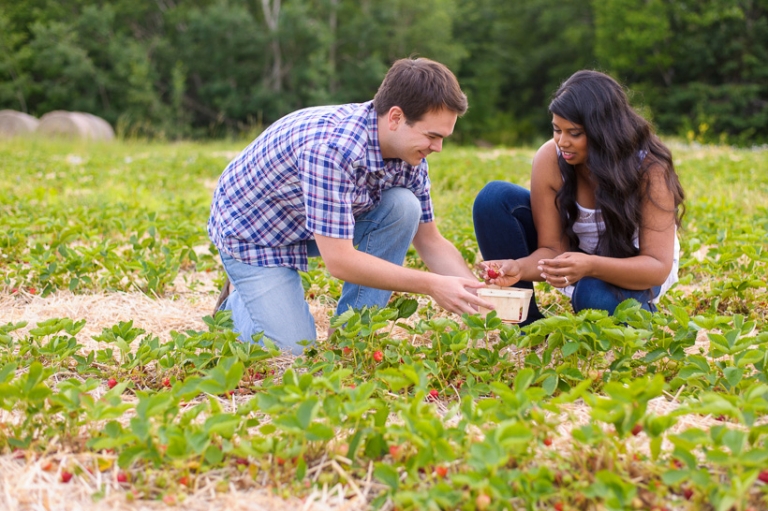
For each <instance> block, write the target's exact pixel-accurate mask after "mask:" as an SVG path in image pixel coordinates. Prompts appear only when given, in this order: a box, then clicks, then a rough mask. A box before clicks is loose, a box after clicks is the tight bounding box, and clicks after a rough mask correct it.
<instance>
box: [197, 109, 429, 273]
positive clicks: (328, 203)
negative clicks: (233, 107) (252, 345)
mask: <svg viewBox="0 0 768 511" xmlns="http://www.w3.org/2000/svg"><path fill="white" fill-rule="evenodd" d="M393 187H403V188H407V189H409V190H411V191H412V192H413V193H414V194H415V195H416V197H417V198H418V199H419V201H420V202H421V209H422V215H421V222H431V221H432V220H433V211H432V200H431V198H430V195H429V188H430V181H429V176H428V174H427V161H426V160H422V161H421V163H420V164H419V165H418V166H416V167H413V166H411V165H409V164H407V163H405V162H404V161H402V160H398V159H394V160H384V158H383V157H382V156H381V148H380V147H379V137H378V122H377V116H376V111H375V110H374V109H373V102H367V103H361V104H348V105H338V106H325V107H315V108H307V109H304V110H299V111H297V112H294V113H292V114H289V115H287V116H286V117H283V118H282V119H280V120H279V121H277V122H275V123H274V124H272V125H271V126H270V127H269V128H268V129H267V130H266V131H264V133H262V134H261V135H260V136H259V137H258V138H257V139H256V140H254V141H253V142H252V143H251V144H250V145H249V146H248V147H246V148H245V150H244V151H243V152H242V153H241V154H240V155H239V156H238V157H237V158H235V159H234V160H232V162H230V164H229V165H228V166H227V168H226V169H225V170H224V173H223V174H222V175H221V177H220V178H219V182H218V185H217V187H216V191H215V192H214V196H213V204H212V205H211V217H210V219H209V220H208V235H209V236H210V238H211V240H212V241H213V243H214V244H215V245H216V247H217V248H218V249H219V251H221V252H223V253H226V254H228V255H230V256H232V257H234V258H235V259H237V260H239V261H242V262H245V263H248V264H252V265H256V266H286V267H290V268H296V269H298V270H303V271H306V270H307V241H308V240H311V239H313V238H314V234H315V233H316V234H320V235H322V236H328V237H331V238H344V239H352V238H353V234H354V227H355V217H356V216H358V215H360V214H362V213H364V212H366V211H369V210H371V209H373V208H374V207H376V205H377V204H378V203H379V202H380V201H381V192H383V191H384V190H388V189H389V188H393Z"/></svg>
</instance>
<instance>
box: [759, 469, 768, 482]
mask: <svg viewBox="0 0 768 511" xmlns="http://www.w3.org/2000/svg"><path fill="white" fill-rule="evenodd" d="M757 478H758V479H760V481H762V482H764V483H766V484H768V470H762V471H761V472H760V475H759V476H757Z"/></svg>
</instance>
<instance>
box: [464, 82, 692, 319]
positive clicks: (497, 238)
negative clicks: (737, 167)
mask: <svg viewBox="0 0 768 511" xmlns="http://www.w3.org/2000/svg"><path fill="white" fill-rule="evenodd" d="M549 111H550V113H551V114H552V130H553V132H554V136H553V138H552V140H549V141H547V142H546V143H545V144H544V145H542V146H541V147H540V148H539V150H538V151H537V152H536V156H535V157H534V159H533V169H532V172H531V191H530V192H529V191H528V190H526V189H525V188H522V187H520V186H517V185H515V184H512V183H508V182H505V181H494V182H491V183H489V184H487V185H486V186H485V187H484V188H483V190H482V191H481V192H480V194H479V195H478V196H477V198H476V199H475V204H474V208H473V218H474V224H475V233H476V235H477V242H478V245H479V247H480V252H481V254H482V256H483V259H484V262H483V263H481V266H482V268H483V269H484V274H483V277H484V278H485V280H486V282H487V283H490V284H496V285H499V286H511V285H515V286H517V287H523V288H528V289H531V288H532V287H533V281H545V282H547V283H549V284H550V285H552V286H554V287H556V288H558V289H559V290H560V291H562V292H563V293H565V294H566V295H567V296H568V297H569V298H571V303H572V305H573V309H574V311H575V312H579V311H580V310H582V309H602V310H607V311H608V312H609V313H613V311H614V310H615V308H616V306H617V305H618V304H619V303H621V302H622V301H624V300H626V299H627V298H634V299H636V300H637V301H639V302H640V303H641V304H642V305H643V308H644V309H646V310H650V311H654V310H655V306H654V304H655V303H657V302H658V300H659V298H660V297H661V295H662V294H664V292H665V291H666V290H667V289H669V287H670V286H672V284H674V283H675V282H677V269H678V258H679V252H680V245H679V243H678V240H677V228H678V227H679V226H680V220H681V218H682V214H683V207H682V203H683V198H684V195H683V189H682V187H681V186H680V181H679V180H678V178H677V174H676V173H675V169H674V166H673V164H672V155H671V153H670V151H669V149H667V147H666V146H665V145H664V144H662V143H661V141H660V140H659V139H658V137H656V135H655V134H654V133H653V130H652V127H651V125H650V124H649V123H648V122H647V121H646V120H645V119H643V118H642V117H641V116H640V115H638V114H637V113H636V112H635V111H634V110H633V109H632V107H631V106H630V105H629V101H628V100H627V95H626V94H625V92H624V90H623V89H622V87H621V86H620V85H619V84H618V83H617V82H616V81H615V80H613V79H612V78H611V77H609V76H607V75H605V74H602V73H599V72H596V71H578V72H577V73H575V74H574V75H573V76H571V77H570V78H569V79H568V80H566V81H565V82H564V83H563V84H562V85H561V86H560V88H559V89H558V90H557V92H556V93H555V95H554V99H553V100H552V102H551V103H550V105H549ZM490 269H492V270H493V271H490V272H489V271H488V270H490ZM542 317H543V316H542V314H541V312H540V311H539V310H538V307H537V306H536V301H535V297H534V298H532V299H531V304H530V308H529V314H528V319H527V320H526V321H525V322H524V323H523V324H528V323H531V322H533V321H536V320H537V319H540V318H542Z"/></svg>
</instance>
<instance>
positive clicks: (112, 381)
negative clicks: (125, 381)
mask: <svg viewBox="0 0 768 511" xmlns="http://www.w3.org/2000/svg"><path fill="white" fill-rule="evenodd" d="M115 385H117V380H116V379H114V378H110V379H108V380H107V387H109V388H110V389H113V388H115Z"/></svg>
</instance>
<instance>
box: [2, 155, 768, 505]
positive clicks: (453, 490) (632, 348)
mask: <svg viewBox="0 0 768 511" xmlns="http://www.w3.org/2000/svg"><path fill="white" fill-rule="evenodd" d="M244 145H245V144H242V143H240V144H236V145H235V144H226V143H217V144H174V145H168V144H148V143H139V142H134V143H120V142H118V143H114V144H109V145H106V144H105V145H97V144H88V145H85V144H76V143H50V142H43V141H23V140H13V141H4V142H0V208H1V210H0V211H2V215H1V216H0V276H1V277H2V286H3V289H4V292H5V293H8V294H11V295H16V296H18V294H21V293H18V290H19V289H22V290H27V291H28V290H29V289H30V288H32V289H34V290H35V292H37V293H41V294H43V295H48V294H52V293H55V292H57V290H62V289H69V290H72V291H73V292H75V293H92V292H117V291H124V290H137V289H138V290H141V291H142V292H145V293H147V294H149V295H151V296H158V297H164V296H167V295H168V293H170V292H171V289H172V288H171V286H170V284H171V283H172V282H173V281H174V279H175V278H176V277H177V276H178V275H180V274H182V275H187V274H189V275H192V274H194V273H195V272H199V271H205V270H218V269H219V268H220V263H219V261H218V259H217V257H216V254H215V249H214V248H213V247H212V246H211V245H210V242H209V241H208V239H207V235H206V233H205V224H206V220H207V217H208V208H209V204H210V197H211V195H212V187H213V185H214V183H215V181H216V179H217V178H218V176H219V174H220V173H221V171H222V170H223V168H224V166H225V165H226V163H227V162H228V160H229V159H230V158H231V157H232V155H233V154H234V153H236V152H237V151H238V150H239V149H241V148H242V147H243V146H244ZM672 148H673V152H674V155H675V163H676V166H677V170H678V173H679V175H680V178H681V181H682V183H683V186H684V188H685V191H686V196H687V199H686V206H687V213H686V216H685V218H684V228H683V229H682V230H681V231H680V238H681V246H682V254H681V270H680V277H681V282H680V283H679V285H678V286H677V287H676V288H673V289H672V290H671V291H670V292H669V293H668V294H667V295H666V296H665V297H664V299H663V300H662V303H661V310H660V312H659V313H657V314H654V315H650V314H648V313H646V312H644V311H641V310H639V308H638V307H637V306H636V305H633V304H631V303H628V304H627V305H626V306H625V307H623V308H622V309H621V310H620V311H619V312H618V313H617V314H616V315H615V316H613V317H609V316H607V315H606V314H604V313H596V312H584V313H581V314H579V315H573V314H572V313H570V309H569V306H568V304H567V302H565V301H564V300H563V299H562V298H560V297H559V295H558V294H557V293H553V292H551V289H548V287H547V286H546V285H541V286H540V287H539V292H540V294H541V295H542V296H543V298H544V300H543V301H544V303H545V306H546V309H547V311H548V312H549V314H550V317H549V318H548V319H546V320H544V321H541V322H538V323H537V324H535V325H533V326H531V327H529V328H527V329H526V330H525V331H522V332H521V331H520V330H519V329H518V328H517V327H516V326H510V325H503V324H501V322H500V321H498V320H497V319H496V318H494V317H493V316H489V317H488V318H486V319H485V320H483V319H482V318H479V317H477V316H473V317H468V316H465V317H463V318H458V317H453V318H449V317H445V316H444V315H441V314H436V312H437V311H435V309H434V308H433V307H432V306H425V307H421V308H419V307H417V304H416V302H415V301H414V300H413V299H411V298H410V297H408V296H399V297H396V298H397V301H394V302H393V303H392V304H391V307H389V308H387V309H383V310H373V311H358V312H355V313H350V314H348V315H345V316H344V317H342V318H337V319H334V320H333V325H334V326H336V327H337V328H338V329H337V332H336V334H334V335H333V336H332V337H331V338H330V339H328V340H327V341H322V342H319V343H318V344H317V345H316V346H314V347H313V348H312V349H311V350H309V351H308V352H307V353H306V355H305V356H304V357H301V358H299V359H297V360H295V361H293V362H292V364H291V366H290V367H289V368H287V369H286V370H284V369H285V368H282V369H281V368H280V367H279V366H278V365H277V363H276V359H275V357H276V356H277V355H278V352H277V351H276V350H274V349H273V348H272V346H271V345H270V343H269V342H266V343H265V346H264V347H261V346H259V345H243V344H241V343H239V342H237V341H236V339H235V336H234V334H233V333H232V332H231V322H230V320H229V318H227V317H226V315H218V316H217V317H216V318H215V319H214V318H205V322H206V328H205V329H204V330H202V331H192V330H190V331H186V332H177V333H174V334H172V335H171V337H170V338H168V339H159V338H157V337H155V336H154V335H151V334H147V333H146V332H144V331H143V330H140V329H138V328H135V327H134V326H133V324H131V323H130V322H127V323H122V322H121V323H118V324H116V325H114V326H113V327H111V328H107V329H105V330H104V332H102V334H101V335H99V336H97V337H96V338H95V340H96V341H97V344H98V348H97V349H93V350H91V351H88V350H86V349H85V348H84V346H83V342H84V341H85V339H82V334H80V331H81V329H82V327H83V324H82V321H80V318H58V319H53V320H50V321H47V322H45V323H43V324H40V325H36V328H32V329H31V330H30V331H29V332H28V333H22V332H23V330H22V329H21V328H22V326H23V325H19V324H7V325H4V326H0V408H2V409H4V410H6V411H7V412H9V413H10V414H11V416H12V417H14V419H13V420H10V421H8V422H7V423H6V424H4V425H3V426H2V427H0V449H1V450H2V451H3V452H5V453H8V452H10V451H13V450H18V451H22V452H24V453H26V455H29V456H39V455H42V453H44V452H46V450H47V449H48V451H47V455H50V454H51V453H50V450H49V449H50V447H49V443H50V442H51V441H52V440H53V439H55V441H56V445H58V446H60V448H61V449H62V450H63V451H69V452H76V453H83V454H87V455H90V456H91V457H92V459H93V460H95V461H94V463H95V465H94V466H95V467H97V468H98V467H101V468H102V469H105V470H108V471H110V470H119V471H122V472H123V473H124V474H126V477H127V479H128V482H127V483H123V485H122V486H119V485H118V486H116V487H115V488H114V490H117V488H122V489H123V490H125V491H126V495H127V496H129V497H127V498H140V499H165V500H166V501H170V500H174V501H178V500H180V499H183V498H184V497H185V495H187V492H188V489H187V488H188V486H187V485H184V484H182V481H183V482H187V483H188V484H189V482H190V481H192V480H195V479H196V478H203V477H205V474H207V473H209V472H211V471H218V472H217V473H224V474H225V475H226V477H227V478H230V479H231V480H241V479H242V478H243V477H247V478H250V479H251V480H253V481H258V482H259V484H261V482H262V481H266V484H267V485H268V486H270V487H272V488H275V489H277V491H279V492H280V493H281V494H283V493H299V494H300V493H302V492H306V491H308V488H310V487H312V486H318V487H322V485H323V484H336V483H341V484H344V485H347V486H346V487H347V488H351V487H352V486H351V485H352V484H353V483H354V482H355V481H357V484H358V487H359V485H360V484H362V481H363V480H364V479H365V478H366V477H367V474H368V471H369V469H370V470H372V472H373V476H374V480H375V482H376V483H377V486H375V487H374V489H375V490H374V491H373V493H372V495H371V498H372V504H373V505H374V506H380V505H383V504H384V503H385V502H387V501H390V502H392V503H393V504H394V506H395V507H397V508H399V509H457V508H460V509H484V508H487V509H519V508H527V509H552V508H560V507H561V506H562V507H563V508H564V509H594V508H605V509H632V508H641V509H649V508H653V507H654V506H655V507H656V508H657V509H663V508H664V507H667V508H681V509H717V510H728V509H739V510H742V509H747V508H748V507H750V506H751V507H753V508H755V509H764V508H766V507H768V492H766V489H765V487H764V485H763V483H761V482H759V481H758V478H760V479H762V478H763V477H765V478H767V479H768V472H765V474H764V476H763V475H761V473H762V472H763V471H764V470H767V469H768V446H767V445H766V438H767V436H768V428H766V426H765V425H764V424H765V417H766V414H768V371H767V368H766V365H767V364H768V348H766V346H767V345H768V328H767V327H766V324H765V319H766V313H767V312H768V303H767V300H768V299H767V298H766V296H768V291H767V290H766V277H765V276H766V274H767V273H768V272H767V271H766V263H767V262H768V252H767V251H766V250H767V249H768V234H767V233H768V209H767V208H766V205H768V172H766V170H768V169H767V167H768V163H767V162H768V152H766V151H749V150H737V149H732V148H727V147H689V146H683V145H680V144H673V146H672ZM533 153H534V150H533V149H530V148H524V149H509V150H476V149H467V148H453V147H449V148H448V149H446V151H445V152H444V153H442V154H438V155H433V157H431V158H430V166H431V170H430V173H431V177H432V182H433V193H434V197H435V210H436V214H437V218H438V223H439V226H440V228H441V231H442V232H443V233H444V234H445V236H446V237H447V238H448V239H450V240H451V241H452V242H453V243H454V244H456V245H457V246H458V247H459V248H460V250H461V251H462V254H463V255H464V257H465V258H466V260H467V262H468V263H471V262H473V261H474V260H475V259H476V258H477V254H476V252H477V246H476V243H475V241H474V238H473V232H472V221H471V205H472V201H473V199H474V197H475V195H476V194H477V193H478V192H479V190H480V189H481V188H482V187H483V185H484V184H485V183H486V182H488V181H490V180H494V179H504V180H509V181H513V182H516V183H518V184H522V185H527V184H528V181H529V173H530V161H531V158H532V156H533ZM408 264H411V265H414V266H419V263H418V262H417V261H416V260H415V258H414V257H413V254H411V255H410V256H409V258H408ZM304 280H305V283H306V284H307V286H308V287H311V288H312V292H313V293H315V294H321V295H323V294H325V295H327V296H328V297H329V298H330V299H333V298H335V297H337V296H338V291H339V285H338V282H336V281H334V280H333V279H331V278H330V277H329V276H328V275H327V273H326V272H325V271H324V270H323V268H322V265H320V266H313V267H312V269H311V270H310V272H308V273H307V274H306V275H305V276H304ZM18 299H21V298H18ZM406 318H407V319H408V320H407V321H406ZM697 339H698V341H697ZM377 352H381V353H380V354H378V353H377ZM110 378H114V379H115V380H116V383H117V385H116V386H115V387H114V388H113V389H111V390H109V389H107V388H106V385H105V382H106V381H107V380H108V379H110ZM222 396H225V398H222ZM226 396H229V397H228V398H226ZM673 397H674V399H673ZM660 402H663V403H666V405H668V406H667V407H661V408H660V407H659V406H658V404H659V403H660ZM438 405H439V406H438ZM574 407H576V408H578V409H579V410H581V411H582V415H580V416H577V415H575V414H574V412H573V410H574V409H575V408H574ZM583 414H586V416H588V417H589V420H588V421H584V420H583V418H580V417H583V416H584V415H583ZM393 418H394V420H393ZM715 419H717V420H715ZM571 422H572V423H573V428H572V429H571V425H570V423H571ZM690 424H697V425H698V426H696V427H694V426H691V425H690ZM112 453H114V455H116V456H117V461H118V467H119V468H111V467H110V466H109V464H108V463H104V462H103V461H104V460H105V459H111V456H112V455H113V454H112ZM334 454H336V455H337V458H336V460H337V463H339V464H340V466H343V474H346V475H345V476H343V475H341V474H342V472H340V471H338V470H335V469H333V468H332V467H331V466H330V465H328V464H327V463H325V464H324V460H327V459H328V456H329V455H334ZM99 460H101V461H102V463H99ZM58 469H59V470H62V471H63V470H72V469H71V468H70V467H64V466H62V467H59V468H58ZM75 472H77V471H76V470H75ZM77 475H79V474H77V473H76V476H77ZM112 480H114V478H112ZM105 484H107V483H105ZM350 492H351V490H350ZM104 494H105V488H104V487H102V488H99V489H98V490H97V491H96V493H95V494H94V498H96V499H98V498H100V497H102V496H103V495H104Z"/></svg>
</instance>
